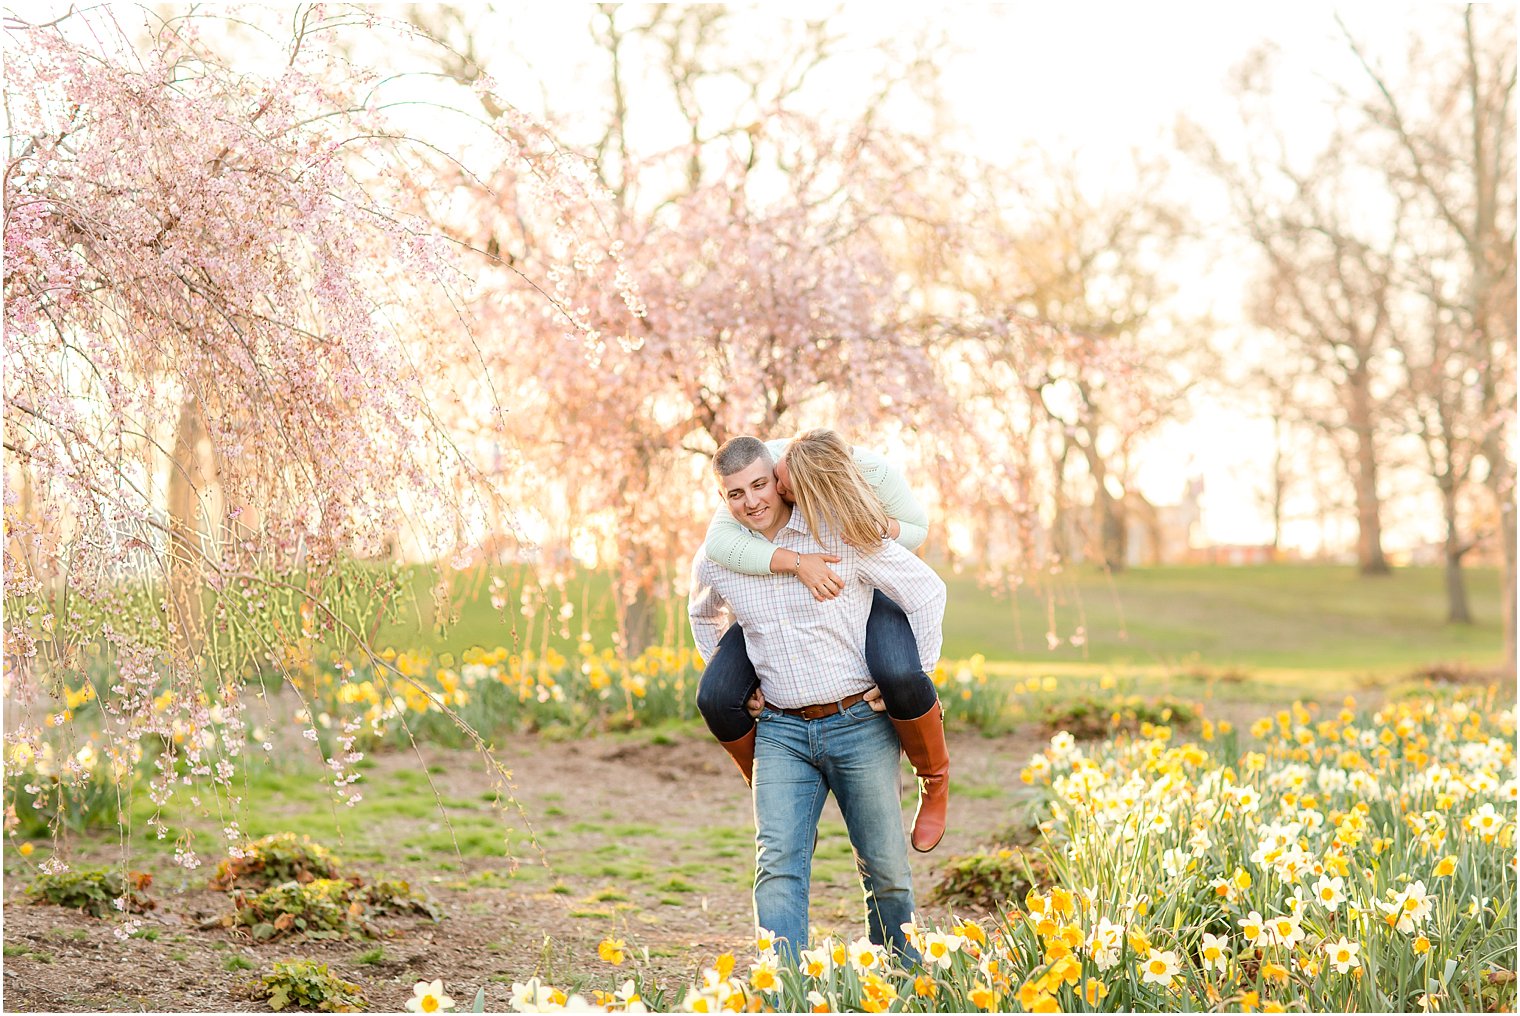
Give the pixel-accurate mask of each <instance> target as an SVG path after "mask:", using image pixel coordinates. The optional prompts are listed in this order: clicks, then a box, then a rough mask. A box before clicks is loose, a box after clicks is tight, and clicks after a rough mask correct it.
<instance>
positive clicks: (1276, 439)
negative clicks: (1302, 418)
mask: <svg viewBox="0 0 1520 1016" xmlns="http://www.w3.org/2000/svg"><path fill="white" fill-rule="evenodd" d="M1272 438H1273V441H1272V443H1273V446H1274V447H1273V452H1272V560H1273V561H1281V560H1282V532H1283V495H1284V493H1285V491H1286V490H1287V486H1288V483H1287V481H1286V480H1285V479H1284V478H1283V477H1284V473H1285V470H1286V469H1287V467H1286V465H1284V462H1283V459H1284V458H1285V456H1284V455H1283V419H1282V417H1281V416H1273V417H1272Z"/></svg>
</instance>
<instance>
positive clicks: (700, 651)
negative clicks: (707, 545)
mask: <svg viewBox="0 0 1520 1016" xmlns="http://www.w3.org/2000/svg"><path fill="white" fill-rule="evenodd" d="M914 560H917V558H914ZM716 567H717V565H715V564H713V563H712V562H711V561H710V560H708V558H707V554H706V552H705V551H698V552H697V558H696V560H695V561H693V562H692V569H691V593H690V594H689V595H688V596H687V599H686V617H687V619H688V620H689V621H690V622H691V637H692V641H693V642H695V643H696V647H697V655H698V656H700V657H701V658H702V662H703V663H704V664H705V663H706V662H707V661H708V660H710V659H712V657H713V653H715V652H717V649H718V640H719V639H720V638H722V637H723V633H724V632H725V631H727V630H728V626H729V625H730V624H732V623H733V620H734V616H733V611H732V610H730V609H729V606H728V603H727V601H725V600H724V599H723V597H722V596H721V595H719V593H718V591H717V590H716V589H714V588H713V585H712V575H711V573H710V569H713V568H716Z"/></svg>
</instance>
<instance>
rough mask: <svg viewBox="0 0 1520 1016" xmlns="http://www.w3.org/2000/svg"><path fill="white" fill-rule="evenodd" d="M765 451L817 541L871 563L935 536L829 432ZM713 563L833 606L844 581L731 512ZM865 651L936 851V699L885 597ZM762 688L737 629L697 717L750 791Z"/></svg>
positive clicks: (941, 779)
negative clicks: (878, 553) (772, 578)
mask: <svg viewBox="0 0 1520 1016" xmlns="http://www.w3.org/2000/svg"><path fill="white" fill-rule="evenodd" d="M766 447H767V448H769V449H770V451H771V454H772V455H774V456H777V461H776V491H777V493H779V494H780V495H781V496H782V497H784V498H786V500H787V501H789V502H791V503H793V504H795V505H796V507H797V509H798V510H800V511H801V512H802V514H803V517H804V518H805V519H807V522H808V526H809V528H810V529H811V530H812V532H813V533H814V535H815V538H819V534H829V533H833V534H838V538H840V539H842V540H843V541H844V542H846V543H849V544H850V545H851V546H852V547H854V548H855V549H857V550H858V551H860V552H862V553H870V552H871V551H872V550H874V549H875V548H876V547H878V546H880V544H881V542H882V540H883V539H885V538H890V539H895V540H897V541H898V542H899V543H901V544H902V545H903V546H904V547H906V548H908V549H909V550H912V549H914V548H916V547H917V546H918V545H919V544H921V543H922V542H923V541H924V538H925V537H926V536H927V535H928V514H927V513H926V512H925V511H924V509H923V507H922V506H921V505H920V504H919V503H918V501H917V500H916V499H915V498H914V497H913V494H912V492H911V491H910V490H909V489H908V485H907V483H906V482H904V480H903V478H902V474H901V473H899V472H898V471H897V470H896V469H894V468H893V467H892V466H891V465H890V464H889V463H888V462H887V461H886V460H885V459H884V458H882V457H881V456H879V455H876V454H875V453H873V452H869V451H865V450H864V449H851V448H850V446H849V445H847V444H845V442H844V441H843V440H842V439H841V438H840V437H839V435H838V434H836V433H835V432H834V431H832V430H811V431H807V432H804V433H802V434H799V435H798V436H797V437H796V438H795V439H794V440H792V441H791V442H790V443H788V442H785V441H771V442H767V444H766ZM820 542H821V540H820ZM707 556H708V557H709V558H710V559H712V561H714V562H715V563H717V564H719V565H722V566H723V567H725V568H729V569H731V570H733V571H738V572H744V573H746V574H750V575H765V574H771V573H776V574H793V575H796V576H797V578H798V580H799V581H801V582H802V583H803V584H804V585H805V586H806V587H807V588H808V589H809V590H810V591H811V592H812V593H813V596H814V598H816V599H818V600H820V601H822V600H829V599H832V598H834V597H835V596H837V595H839V592H840V590H841V589H842V588H843V584H842V581H841V580H840V578H839V576H838V575H836V574H835V573H834V571H833V570H832V569H831V568H829V567H828V565H829V563H832V562H838V561H839V560H840V558H839V557H838V556H837V555H834V554H800V555H799V554H796V553H794V552H792V551H789V550H781V549H778V548H775V547H773V545H772V544H771V543H770V542H769V541H767V540H765V539H764V538H762V537H759V536H758V535H757V534H755V533H754V532H753V531H751V530H750V529H748V528H746V527H745V526H743V525H742V524H741V523H739V522H738V521H736V520H735V519H734V518H733V516H732V515H730V514H729V512H728V510H727V509H726V508H725V509H719V510H718V512H717V514H715V515H714V516H713V521H712V524H711V525H710V526H709V527H708V530H707ZM865 649H866V664H867V666H868V667H869V668H870V670H871V677H872V678H873V679H874V680H875V681H876V685H877V687H878V688H879V689H880V691H881V701H882V703H883V704H884V705H885V707H886V712H887V716H888V718H889V719H891V721H892V724H893V726H894V727H895V728H896V729H897V734H898V738H899V740H901V741H902V744H903V750H904V751H905V752H906V753H907V755H908V760H909V761H910V762H911V763H912V764H913V769H914V771H915V772H916V773H917V774H918V777H919V805H918V813H917V815H916V816H915V818H914V823H913V836H912V843H913V847H914V849H915V850H919V851H929V850H933V849H934V847H935V846H937V845H938V844H939V841H940V839H941V837H943V835H944V831H945V813H946V809H947V805H948V801H949V783H950V780H949V754H948V751H947V750H946V747H945V735H944V726H943V722H942V713H941V709H940V704H939V696H938V695H937V694H936V692H935V690H934V682H933V681H931V680H930V679H929V676H928V675H927V674H925V673H924V672H923V670H922V668H921V666H920V662H919V657H918V647H917V641H916V640H915V639H914V636H913V629H912V628H911V627H910V626H909V624H908V619H907V617H906V615H904V613H903V611H902V609H901V608H900V607H899V606H898V605H897V604H896V603H893V602H892V600H891V599H889V598H888V597H886V596H884V595H883V594H882V593H881V592H880V591H878V592H877V593H876V594H875V599H874V601H873V603H872V607H871V614H870V618H869V620H868V621H867V623H866V646H865ZM756 685H757V680H756V677H755V669H754V666H753V665H752V664H751V663H750V661H749V657H748V655H747V654H746V651H745V647H744V631H743V629H742V628H740V627H739V626H738V625H732V626H730V628H729V630H728V631H727V632H725V633H724V636H723V638H722V639H721V640H720V641H719V643H718V649H717V651H716V652H715V653H714V654H713V658H712V659H711V660H708V661H707V668H706V670H705V671H704V673H703V675H702V682H701V684H700V686H699V687H698V690H697V707H698V709H699V710H700V711H701V713H702V717H703V719H705V720H706V721H707V726H708V728H709V729H710V730H711V731H712V732H713V736H714V737H716V738H717V739H718V741H719V742H720V743H721V744H722V745H723V747H724V748H725V749H726V750H727V751H728V753H729V754H730V755H731V756H733V759H734V761H735V762H736V763H737V764H738V766H739V770H740V772H742V773H743V774H744V777H745V779H746V781H747V780H748V779H749V778H750V774H751V772H752V769H753V765H754V751H755V722H754V719H753V718H752V716H751V715H750V712H749V710H748V709H747V708H746V703H747V702H748V701H749V700H750V696H751V695H752V694H754V692H755V688H756Z"/></svg>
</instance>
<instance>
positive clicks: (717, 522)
mask: <svg viewBox="0 0 1520 1016" xmlns="http://www.w3.org/2000/svg"><path fill="white" fill-rule="evenodd" d="M786 445H787V442H786V441H785V440H777V441H767V442H766V443H765V447H767V448H769V449H770V452H771V455H773V456H774V457H775V458H776V459H777V460H778V461H779V460H780V458H781V453H782V452H784V451H786ZM853 451H854V453H855V464H856V465H857V466H859V467H860V472H861V475H863V476H864V477H865V478H866V482H867V483H869V484H870V485H871V487H872V489H873V490H875V491H876V496H877V497H879V498H881V504H882V507H884V508H885V509H886V510H887V514H888V515H889V516H891V517H892V518H894V519H896V520H897V524H898V526H899V527H900V532H899V533H898V536H897V542H898V543H900V544H902V545H903V546H904V547H906V548H908V549H909V550H917V549H918V546H919V544H921V543H923V542H924V538H925V537H927V536H928V535H929V513H928V512H926V511H925V510H924V506H923V505H921V504H919V503H918V498H916V497H914V496H913V491H911V490H909V489H908V481H907V480H905V479H903V475H902V473H901V472H899V471H898V469H897V468H896V467H895V466H893V465H892V464H891V463H890V462H888V461H887V460H886V459H885V458H883V457H882V456H880V455H877V454H876V453H875V452H872V451H866V450H865V449H864V448H855V449H853ZM775 552H776V546H775V544H773V543H771V541H769V540H767V539H766V538H765V537H763V536H761V535H760V534H759V533H757V532H755V531H754V530H753V529H750V528H749V527H748V526H746V525H745V524H744V523H742V522H740V521H739V520H738V519H736V518H734V517H733V515H732V514H731V513H730V512H729V510H728V509H727V508H719V509H718V511H717V512H716V513H715V514H714V515H713V518H712V522H711V523H710V524H709V525H708V527H707V556H708V558H709V559H710V560H711V561H712V562H713V563H714V564H719V565H722V566H723V567H724V568H727V569H728V570H729V571H736V572H740V573H742V574H745V575H769V574H770V573H771V556H772V555H773V554H774V553H775Z"/></svg>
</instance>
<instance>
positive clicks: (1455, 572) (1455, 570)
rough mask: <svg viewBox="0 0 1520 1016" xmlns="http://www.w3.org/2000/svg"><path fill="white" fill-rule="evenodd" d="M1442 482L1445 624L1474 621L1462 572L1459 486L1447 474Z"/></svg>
mask: <svg viewBox="0 0 1520 1016" xmlns="http://www.w3.org/2000/svg"><path fill="white" fill-rule="evenodd" d="M1440 481H1441V508H1442V513H1443V514H1444V515H1445V516H1446V623H1447V624H1472V620H1473V619H1472V610H1471V609H1470V608H1469V607H1468V605H1467V579H1466V577H1465V576H1464V575H1463V574H1462V555H1464V554H1466V553H1467V551H1468V549H1469V548H1467V547H1464V546H1463V545H1462V539H1461V534H1460V533H1459V531H1458V528H1457V525H1458V523H1457V486H1456V481H1455V479H1454V478H1453V477H1452V476H1451V475H1450V474H1447V475H1444V476H1442V477H1441V478H1440Z"/></svg>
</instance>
